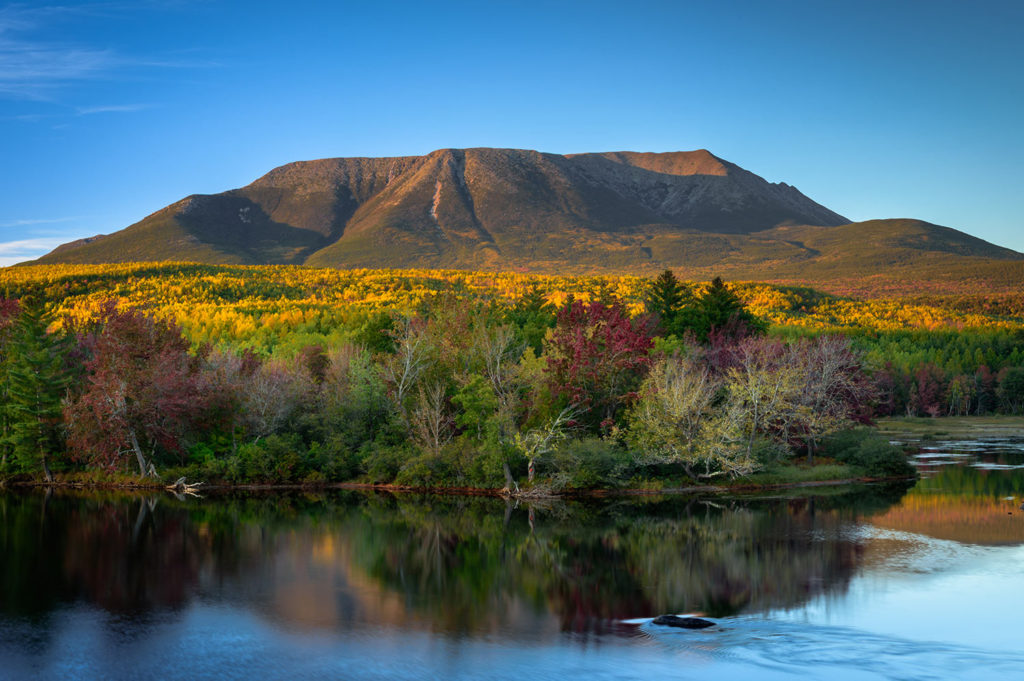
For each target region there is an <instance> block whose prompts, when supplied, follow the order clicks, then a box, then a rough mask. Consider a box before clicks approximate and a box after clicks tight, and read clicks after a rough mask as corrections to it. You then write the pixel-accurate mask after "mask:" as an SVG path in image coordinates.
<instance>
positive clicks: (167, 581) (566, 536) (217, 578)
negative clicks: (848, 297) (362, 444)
mask: <svg viewBox="0 0 1024 681" xmlns="http://www.w3.org/2000/svg"><path fill="white" fill-rule="evenodd" d="M916 463H917V465H918V466H919V467H920V469H921V471H922V477H921V479H920V480H919V481H918V482H917V484H916V485H913V487H912V488H910V487H911V483H907V484H896V485H892V484H889V485H864V486H857V487H841V488H840V487H835V488H815V489H813V492H812V491H810V490H807V489H802V490H788V491H786V492H779V493H776V494H771V495H757V496H729V497H724V496H705V497H632V498H602V499H584V500H564V501H546V502H535V503H522V502H521V503H519V504H515V503H506V502H505V501H503V500H500V499H492V498H483V497H437V496H420V495H391V494H376V493H362V492H354V491H340V490H332V491H325V492H310V493H299V492H290V493H259V494H257V493H249V494H239V493H232V494H219V493H211V494H209V495H208V496H207V497H206V498H203V499H184V500H179V499H176V498H175V497H174V496H173V495H170V494H156V495H150V496H132V495H122V494H115V493H75V492H71V491H55V492H53V493H51V494H45V493H43V492H42V491H32V492H15V491H7V492H5V493H4V492H0V516H2V525H0V551H2V563H0V678H3V679H8V678H10V679H29V678H31V679H93V678H103V679H195V678H203V677H209V678H224V679H254V678H270V679H305V678H337V679H476V678H487V679H515V680H517V681H524V680H529V681H534V680H537V679H564V678H566V677H567V676H568V675H574V676H575V675H583V676H582V678H588V679H621V678H641V677H647V678H651V677H657V676H662V677H665V676H667V677H670V678H684V679H685V678H692V679H698V678H699V679H705V678H715V679H732V678H745V679H796V678H802V679H808V678H812V679H813V678H828V679H830V680H836V681H838V680H843V679H879V678H884V679H947V678H948V679H991V678H1003V679H1013V678H1024V638H1022V631H1024V628H1022V627H1021V624H1020V618H1021V617H1024V511H1020V510H1018V507H1019V506H1020V504H1021V502H1022V501H1024V440H1017V439H1012V438H1003V439H998V440H973V441H951V442H942V441H932V442H929V443H927V446H926V447H925V449H924V451H923V452H922V454H921V455H920V456H919V457H917V459H916ZM663 613H680V614H685V613H697V614H703V615H705V616H707V617H709V618H711V619H713V620H714V621H716V622H717V623H718V625H717V626H716V627H712V628H709V629H705V630H700V631H690V630H678V629H671V628H666V627H661V626H657V625H654V624H652V623H651V621H650V620H651V618H653V617H654V616H656V615H659V614H663Z"/></svg>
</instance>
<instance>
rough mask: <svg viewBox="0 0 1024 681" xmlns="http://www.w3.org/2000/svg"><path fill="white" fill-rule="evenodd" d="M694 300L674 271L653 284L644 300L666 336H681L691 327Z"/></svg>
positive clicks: (659, 277) (667, 271)
mask: <svg viewBox="0 0 1024 681" xmlns="http://www.w3.org/2000/svg"><path fill="white" fill-rule="evenodd" d="M694 302H695V301H694V298H693V294H692V293H691V292H690V289H689V288H688V287H687V286H686V285H685V284H683V283H682V282H681V281H679V279H677V278H676V275H675V274H674V273H673V272H672V270H665V271H664V272H662V273H661V274H660V275H658V278H657V279H655V280H654V281H653V282H651V285H650V287H649V288H648V290H647V296H646V297H645V299H644V307H645V309H646V311H647V313H648V314H650V315H653V316H654V317H655V318H656V319H657V320H658V327H659V328H660V330H661V331H662V333H663V334H664V335H667V336H671V335H680V334H681V333H682V332H683V331H685V329H686V328H687V327H688V326H689V322H690V321H691V319H692V317H693V313H694V307H693V306H694Z"/></svg>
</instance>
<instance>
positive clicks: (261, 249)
mask: <svg viewBox="0 0 1024 681" xmlns="http://www.w3.org/2000/svg"><path fill="white" fill-rule="evenodd" d="M1021 259H1024V255H1021V254H1019V253H1016V252H1014V251H1011V250H1008V249H1005V248H1000V247H998V246H994V245H992V244H989V243H987V242H984V241H982V240H980V239H976V238H974V237H971V236H969V235H967V234H964V233H962V232H958V231H956V230H954V229H950V228H948V227H939V226H937V225H931V224H929V223H926V222H921V221H918V220H906V219H901V220H873V221H869V222H865V223H855V224H851V223H850V221H849V220H847V219H846V218H844V217H843V216H842V215H839V214H837V213H835V212H833V211H831V210H829V209H828V208H826V207H824V206H822V205H820V204H818V203H815V202H814V201H812V200H811V199H809V198H807V197H806V196H804V195H803V194H802V193H800V191H798V190H797V189H796V188H795V187H792V186H790V185H788V184H785V183H771V182H767V181H765V180H764V179H763V178H761V177H758V176H757V175H755V174H753V173H751V172H749V171H747V170H744V169H743V168H740V167H739V166H737V165H735V164H733V163H730V162H728V161H725V160H723V159H721V158H718V157H717V156H715V155H714V154H712V153H711V152H709V151H706V150H704V149H700V150H697V151H680V152H671V153H660V154H656V153H637V152H631V151H619V152H606V153H591V154H571V155H564V156H562V155H558V154H545V153H541V152H537V151H528V150H520V149H489V148H481V149H441V150H438V151H435V152H432V153H430V154H427V155H426V156H401V157H394V158H335V159H322V160H318V161H301V162H298V163H289V164H287V165H284V166H281V167H279V168H275V169H274V170H272V171H270V172H269V173H267V174H266V175H264V176H263V177H261V178H259V179H258V180H256V181H255V182H253V183H252V184H250V185H248V186H246V187H242V188H241V189H234V190H231V191H227V192H224V193H221V194H213V195H202V194H196V195H193V196H189V197H187V198H184V199H182V200H181V201H178V202H177V203H174V204H172V205H170V206H167V207H166V208H164V209H162V210H160V211H157V212H156V213H153V214H152V215H150V216H148V217H146V218H145V219H143V220H141V221H140V222H137V223H136V224H134V225H131V226H130V227H127V228H125V229H122V230H120V231H118V232H115V233H113V234H110V235H102V236H97V237H93V238H90V239H83V240H80V241H76V242H72V243H69V244H65V245H63V246H60V247H58V248H57V249H55V250H54V251H53V252H51V253H49V254H47V255H45V256H43V257H42V258H40V260H39V261H38V262H41V263H104V262H132V261H136V262H137V261H160V260H175V261H194V262H205V263H236V264H308V265H319V266H329V267H373V268H377V267H431V268H435V267H438V268H463V269H493V270H509V269H517V270H533V271H540V272H577V273H584V272H620V273H622V272H631V273H637V274H641V273H650V272H653V271H657V270H660V269H664V268H666V267H670V268H673V269H677V270H679V271H680V272H681V273H683V274H685V275H686V276H698V277H699V276H705V275H707V274H722V275H723V276H729V277H732V278H760V279H774V280H781V279H785V280H791V281H796V280H804V281H818V282H820V281H825V280H830V279H835V278H836V277H845V278H846V279H848V280H852V279H856V278H858V277H865V276H869V275H875V274H878V275H881V276H884V277H887V278H891V277H892V276H895V275H898V276H900V277H904V278H907V277H910V276H918V277H922V276H929V277H931V276H941V277H945V278H955V277H958V276H960V275H959V274H958V272H961V270H962V271H964V272H967V271H968V270H969V271H970V272H972V273H974V274H972V275H971V276H976V275H977V273H978V272H982V271H984V270H985V269H986V268H987V267H989V265H990V264H991V263H992V261H993V260H999V261H1004V262H1005V261H1020V260H1021ZM922 267H923V268H924V269H921V268H922ZM964 268H966V269H964ZM925 270H927V272H929V274H927V275H925V274H924V272H925ZM1013 271H1017V269H1016V267H1014V268H1013ZM900 273H902V274H900ZM965 276H967V275H965Z"/></svg>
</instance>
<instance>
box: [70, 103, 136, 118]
mask: <svg viewBox="0 0 1024 681" xmlns="http://www.w3.org/2000/svg"><path fill="white" fill-rule="evenodd" d="M151 108H153V107H152V106H150V105H149V104H105V105H100V106H80V107H78V108H77V109H76V111H77V112H78V115H79V116H91V115H93V114H102V113H131V112H133V111H145V110H146V109H151Z"/></svg>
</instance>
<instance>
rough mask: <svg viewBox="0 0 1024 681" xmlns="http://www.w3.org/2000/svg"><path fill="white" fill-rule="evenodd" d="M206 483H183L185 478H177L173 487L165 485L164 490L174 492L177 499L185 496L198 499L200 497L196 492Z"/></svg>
mask: <svg viewBox="0 0 1024 681" xmlns="http://www.w3.org/2000/svg"><path fill="white" fill-rule="evenodd" d="M204 484H206V483H203V482H185V478H184V477H181V478H178V479H177V480H176V481H175V482H174V484H173V485H167V487H166V489H167V491H168V492H174V493H175V494H177V495H178V496H179V497H180V496H183V495H185V494H187V495H189V496H192V497H198V496H200V495H199V493H198V492H197V490H198V489H199V488H200V487H201V486H202V485H204Z"/></svg>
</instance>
